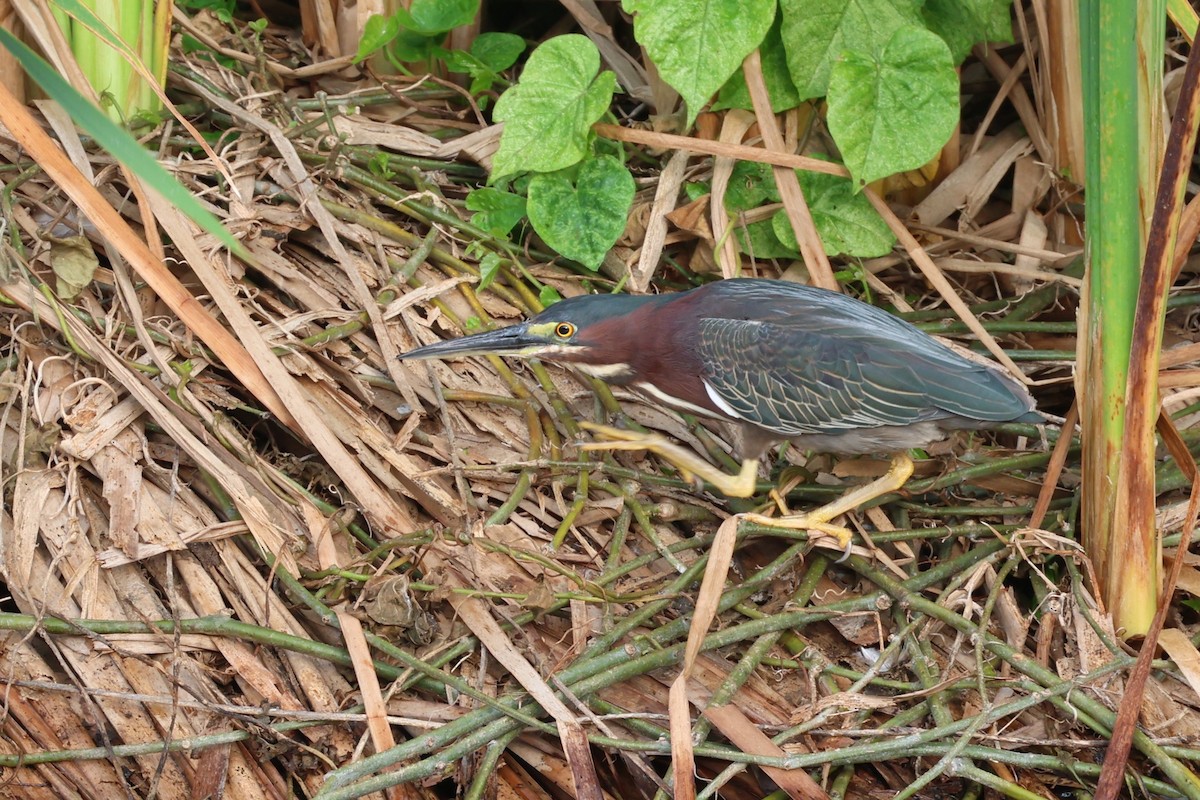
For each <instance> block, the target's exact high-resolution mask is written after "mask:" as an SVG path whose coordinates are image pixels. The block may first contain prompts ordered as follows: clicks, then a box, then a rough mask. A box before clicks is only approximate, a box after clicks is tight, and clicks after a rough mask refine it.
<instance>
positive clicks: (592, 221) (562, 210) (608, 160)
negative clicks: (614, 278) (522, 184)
mask: <svg viewBox="0 0 1200 800" xmlns="http://www.w3.org/2000/svg"><path fill="white" fill-rule="evenodd" d="M634 188H635V187H634V182H633V176H632V175H630V174H629V170H627V169H625V165H624V164H622V163H621V162H620V161H618V160H617V159H615V158H613V157H611V156H600V157H599V158H595V159H591V160H589V161H585V162H584V163H583V165H582V166H581V167H580V168H579V175H578V177H577V178H576V179H575V182H574V183H572V182H571V179H570V177H569V176H568V174H567V173H566V172H555V173H553V174H549V175H535V176H534V177H533V179H532V180H530V181H529V202H528V210H529V221H530V223H531V224H532V225H533V229H534V230H535V231H537V233H538V235H539V236H541V237H542V239H544V240H545V242H546V244H548V245H550V246H551V247H553V248H554V249H555V250H557V251H558V252H559V253H561V254H562V255H564V256H566V257H567V258H569V259H571V260H573V261H578V262H579V263H580V264H583V265H584V266H585V267H587V268H588V269H591V270H597V269H599V268H600V263H601V262H602V261H603V260H604V255H605V254H606V253H607V252H608V250H609V248H611V247H612V246H613V244H615V243H616V241H617V239H618V238H620V236H621V234H622V233H624V231H625V221H626V219H627V218H628V216H629V209H630V207H632V205H633V193H634Z"/></svg>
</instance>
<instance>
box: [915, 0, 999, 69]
mask: <svg viewBox="0 0 1200 800" xmlns="http://www.w3.org/2000/svg"><path fill="white" fill-rule="evenodd" d="M1011 7H1012V2H1011V0H928V2H926V3H925V5H924V7H922V9H921V16H923V17H924V18H925V24H926V26H928V28H929V30H931V31H933V32H934V33H936V34H937V35H938V36H941V37H942V38H943V39H945V40H946V44H947V45H949V46H950V55H951V56H952V57H953V58H954V63H955V64H961V63H962V61H963V59H964V58H966V57H967V54H968V53H970V52H971V48H972V47H974V46H975V43H976V42H1011V41H1012V40H1013V32H1012V12H1011V10H1010V9H1011Z"/></svg>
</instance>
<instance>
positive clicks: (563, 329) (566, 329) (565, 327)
mask: <svg viewBox="0 0 1200 800" xmlns="http://www.w3.org/2000/svg"><path fill="white" fill-rule="evenodd" d="M554 335H555V336H557V337H558V338H560V339H570V338H571V337H572V336H574V335H575V326H574V325H572V324H571V323H569V322H560V323H558V324H557V325H555V326H554Z"/></svg>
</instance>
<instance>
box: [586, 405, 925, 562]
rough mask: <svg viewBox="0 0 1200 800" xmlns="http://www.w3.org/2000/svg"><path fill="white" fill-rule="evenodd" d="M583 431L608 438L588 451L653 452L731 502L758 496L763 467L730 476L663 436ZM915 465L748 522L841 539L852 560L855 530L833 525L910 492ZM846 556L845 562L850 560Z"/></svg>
mask: <svg viewBox="0 0 1200 800" xmlns="http://www.w3.org/2000/svg"><path fill="white" fill-rule="evenodd" d="M579 424H580V426H581V427H583V428H584V429H586V430H589V431H591V432H593V433H596V434H599V435H601V436H604V437H605V438H606V439H608V441H603V442H587V443H585V444H583V445H581V447H582V449H584V450H648V451H649V452H651V453H657V454H658V455H660V456H662V457H663V458H665V459H666V460H667V461H669V462H670V463H672V464H674V465H675V467H676V468H677V469H678V470H679V471H680V472H682V473H683V475H684V477H685V478H687V479H689V480H690V479H692V478H699V479H701V480H704V481H707V482H708V483H710V484H712V486H713V487H715V488H716V489H717V491H719V492H721V494H724V495H725V496H727V497H749V496H751V495H752V494H754V485H755V481H756V479H757V477H758V461H757V460H754V459H750V460H747V461H744V462H742V469H741V471H740V472H739V473H738V474H737V475H729V474H727V473H724V472H721V470H719V469H717V468H716V467H714V466H713V465H712V464H709V463H708V462H707V461H705V460H704V459H702V458H700V457H699V456H698V455H696V454H695V453H693V452H692V451H690V450H688V449H686V448H684V447H681V446H680V445H678V444H675V443H674V442H672V441H671V440H670V439H668V438H667V437H665V436H663V435H662V434H658V433H637V432H635V431H626V430H622V429H620V428H613V427H610V426H608V425H597V424H596V423H594V422H581V423H579ZM912 473H913V462H912V459H911V458H909V457H908V455H907V454H905V453H897V454H896V455H895V456H893V457H892V463H891V465H890V466H889V467H888V471H887V472H886V473H884V474H883V476H881V477H879V478H877V479H875V480H873V481H871V482H870V483H867V484H864V485H862V486H859V487H858V488H856V489H852V490H851V491H849V492H846V493H845V494H844V495H842V496H841V497H839V498H838V499H837V500H834V501H833V502H832V503H826V504H825V505H823V506H821V507H820V508H817V509H814V510H812V511H810V512H808V513H807V514H798V515H794V516H786V517H767V516H763V515H762V514H743V515H742V519H745V520H747V521H749V522H755V523H758V524H761V525H772V526H774V527H777V528H787V529H789V530H808V531H815V532H817V533H822V534H824V535H826V536H829V537H831V538H833V539H836V540H837V542H838V544H839V545H841V548H842V552H843V553H845V554H846V555H847V556H848V555H849V554H850V546H851V544H852V543H853V539H854V534H853V533H851V532H850V529H849V528H845V527H843V526H841V525H832V524H830V522H831V521H832V520H835V519H837V518H838V517H840V516H841V515H842V514H845V513H847V512H850V511H853V510H854V509H856V508H858V507H859V506H861V505H862V504H863V503H866V502H868V501H870V500H874V499H875V498H877V497H882V496H883V495H885V494H888V493H889V492H894V491H896V490H898V489H900V488H902V487H903V486H904V484H905V483H907V482H908V479H909V478H910V477H912ZM844 557H845V556H843V558H844Z"/></svg>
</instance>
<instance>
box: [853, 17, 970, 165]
mask: <svg viewBox="0 0 1200 800" xmlns="http://www.w3.org/2000/svg"><path fill="white" fill-rule="evenodd" d="M957 122H958V73H957V72H955V70H954V62H953V60H952V59H951V57H950V48H949V47H947V46H946V43H945V42H944V41H942V39H941V37H939V36H938V35H937V34H935V33H930V32H929V31H928V30H925V29H924V28H919V27H916V26H906V27H903V28H901V29H900V30H898V31H896V32H895V33H894V34H893V35H892V38H891V39H889V40H888V43H887V44H886V45H885V46H884V47H883V48H881V49H880V50H878V51H876V52H874V53H860V52H849V53H846V54H845V55H844V56H843V57H842V59H841V60H840V61H838V62H837V63H836V64H834V65H833V71H832V72H831V73H830V77H829V132H830V133H832V134H833V140H834V141H835V142H837V146H838V149H840V150H841V151H842V157H843V158H844V159H845V163H846V168H847V169H849V170H850V174H851V175H852V176H853V177H854V180H855V181H856V182H857V183H858V184H859V185H862V184H864V183H870V182H871V181H873V180H877V179H879V178H885V177H887V176H888V175H894V174H895V173H897V172H903V171H904V170H906V169H916V168H917V167H919V166H921V165H922V164H924V163H926V162H927V161H929V160H930V159H931V158H933V157H934V156H935V155H937V153H938V151H939V150H941V149H942V147H943V146H944V145H945V144H946V142H947V141H948V140H949V139H950V134H951V133H953V132H954V126H955V124H956V123H957Z"/></svg>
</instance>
